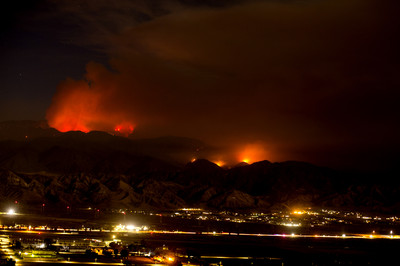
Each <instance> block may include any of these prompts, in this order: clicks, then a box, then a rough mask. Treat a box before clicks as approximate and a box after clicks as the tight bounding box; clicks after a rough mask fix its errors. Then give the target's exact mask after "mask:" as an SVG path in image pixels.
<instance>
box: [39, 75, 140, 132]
mask: <svg viewBox="0 0 400 266" xmlns="http://www.w3.org/2000/svg"><path fill="white" fill-rule="evenodd" d="M107 98H108V92H107V91H106V90H101V89H96V88H95V86H94V85H93V86H90V85H89V84H88V83H87V82H86V81H75V80H72V79H67V80H66V81H64V82H62V83H61V84H60V86H59V90H58V93H57V94H56V95H55V97H54V99H53V102H54V103H53V104H52V105H51V107H50V108H49V109H48V110H47V114H46V118H47V121H48V123H49V125H50V126H51V127H53V128H55V129H57V130H58V131H61V132H67V131H82V132H85V133H87V132H89V131H93V130H100V131H106V132H109V133H113V134H117V135H120V136H125V137H127V136H128V135H130V134H131V133H132V132H133V130H134V128H135V124H134V123H133V122H132V119H131V118H130V117H129V116H127V115H126V114H125V113H124V112H122V111H120V110H115V109H110V108H107V107H106V106H105V104H104V102H105V99H107Z"/></svg>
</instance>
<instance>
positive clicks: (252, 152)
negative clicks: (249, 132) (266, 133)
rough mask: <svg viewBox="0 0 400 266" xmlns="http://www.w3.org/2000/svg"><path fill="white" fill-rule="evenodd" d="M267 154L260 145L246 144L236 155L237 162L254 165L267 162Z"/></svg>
mask: <svg viewBox="0 0 400 266" xmlns="http://www.w3.org/2000/svg"><path fill="white" fill-rule="evenodd" d="M267 158H268V152H267V151H266V150H265V148H264V145H263V144H262V143H253V144H248V145H246V146H245V147H244V148H242V149H241V150H240V152H239V153H238V160H239V161H240V162H245V163H249V164H250V163H254V162H259V161H263V160H267Z"/></svg>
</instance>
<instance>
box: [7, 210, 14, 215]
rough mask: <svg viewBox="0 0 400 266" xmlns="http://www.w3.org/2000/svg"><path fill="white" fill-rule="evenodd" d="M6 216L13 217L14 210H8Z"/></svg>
mask: <svg viewBox="0 0 400 266" xmlns="http://www.w3.org/2000/svg"><path fill="white" fill-rule="evenodd" d="M7 214H8V215H14V214H15V210H14V209H9V210H8V211H7Z"/></svg>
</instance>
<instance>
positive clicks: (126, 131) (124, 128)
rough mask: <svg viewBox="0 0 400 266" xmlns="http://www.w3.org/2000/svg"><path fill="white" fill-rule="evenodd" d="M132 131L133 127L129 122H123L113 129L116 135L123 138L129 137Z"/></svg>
mask: <svg viewBox="0 0 400 266" xmlns="http://www.w3.org/2000/svg"><path fill="white" fill-rule="evenodd" d="M133 130H134V126H133V125H132V124H131V123H129V122H123V123H121V124H118V125H117V126H116V127H115V128H114V131H115V133H118V135H123V136H126V137H127V136H129V135H130V134H132V132H133Z"/></svg>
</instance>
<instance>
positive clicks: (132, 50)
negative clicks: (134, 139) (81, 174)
mask: <svg viewBox="0 0 400 266" xmlns="http://www.w3.org/2000/svg"><path fill="white" fill-rule="evenodd" d="M216 2H218V4H215V3H216ZM398 10H399V4H397V3H396V1H390V0H303V1H290V0H286V1H284V0H282V1H279V0H275V1H189V0H174V1H172V0H171V1H161V0H160V1H145V0H142V1H129V0H120V1H106V0H99V1H91V0H84V1H77V0H61V1H55V0H52V1H50V0H49V1H31V2H30V4H29V5H26V4H25V3H23V2H18V1H14V3H13V4H12V6H11V7H8V8H4V9H3V10H2V13H3V14H2V20H3V22H2V34H1V37H0V41H1V42H0V47H1V61H0V81H1V91H0V104H1V105H0V120H15V119H16V120H19V119H34V120H39V119H46V118H47V119H48V121H49V123H50V125H52V126H54V127H56V128H58V129H59V130H71V129H73V130H77V129H81V130H107V131H112V130H114V129H115V127H116V126H118V127H121V128H124V127H125V128H128V127H129V126H134V127H135V130H134V134H136V135H137V136H138V137H153V136H160V135H178V136H186V137H193V138H198V139H201V140H203V141H205V142H207V143H210V144H212V145H216V146H224V147H229V149H230V150H231V151H230V153H231V154H230V155H229V156H231V157H235V158H236V159H238V160H241V159H244V157H246V156H250V157H252V158H251V160H253V161H254V160H260V159H269V160H271V161H282V160H304V161H309V162H313V163H317V164H320V165H327V166H334V167H350V168H358V169H381V168H386V167H391V166H395V165H396V164H397V163H398V161H399V160H398V158H399V156H398V148H399V142H400V141H399V139H398V136H399V135H400V134H399V133H400V130H399V129H400V125H399V108H398V101H399V99H400V97H399V96H400V92H399V84H400V81H399V73H400V72H399V70H400V68H399V52H398V50H399V48H398V47H400V43H399V33H398V28H400V27H399V26H400V25H399V24H400V22H399V19H398ZM246 150H247V151H248V152H249V153H250V155H245V154H244V153H246V152H245V151H246ZM218 156H219V158H218V159H221V160H228V159H229V158H228V157H229V156H227V155H224V154H221V155H218Z"/></svg>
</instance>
